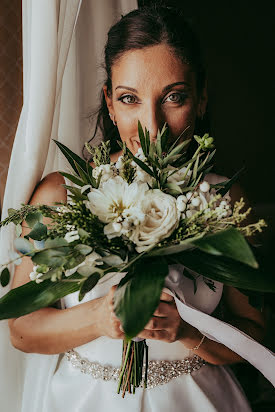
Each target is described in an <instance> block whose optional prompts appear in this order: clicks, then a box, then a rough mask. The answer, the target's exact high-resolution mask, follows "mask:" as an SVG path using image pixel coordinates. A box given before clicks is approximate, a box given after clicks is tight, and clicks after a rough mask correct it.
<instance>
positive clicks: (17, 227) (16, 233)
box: [15, 224, 22, 237]
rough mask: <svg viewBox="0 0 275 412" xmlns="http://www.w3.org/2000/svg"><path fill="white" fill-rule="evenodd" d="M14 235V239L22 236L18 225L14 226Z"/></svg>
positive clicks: (20, 227)
mask: <svg viewBox="0 0 275 412" xmlns="http://www.w3.org/2000/svg"><path fill="white" fill-rule="evenodd" d="M15 235H16V237H20V236H21V235H22V226H21V225H20V224H18V225H16V226H15Z"/></svg>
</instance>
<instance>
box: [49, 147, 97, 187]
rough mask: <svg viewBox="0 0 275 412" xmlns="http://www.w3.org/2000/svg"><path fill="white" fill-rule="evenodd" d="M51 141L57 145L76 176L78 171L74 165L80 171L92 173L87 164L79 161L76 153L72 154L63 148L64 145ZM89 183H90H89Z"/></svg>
mask: <svg viewBox="0 0 275 412" xmlns="http://www.w3.org/2000/svg"><path fill="white" fill-rule="evenodd" d="M53 141H54V142H55V143H56V144H57V146H58V147H59V149H60V150H61V152H62V153H63V154H64V156H65V157H66V159H67V160H68V162H69V163H70V165H71V166H72V168H73V170H74V171H75V173H76V174H78V170H77V167H76V164H77V165H78V166H79V167H81V169H82V170H83V171H84V170H87V169H88V171H89V173H92V171H93V168H92V166H91V165H89V164H88V165H87V162H86V161H85V160H83V159H81V157H79V156H78V155H77V154H76V153H74V152H72V151H71V150H70V149H69V148H68V147H67V146H65V145H64V144H62V143H60V142H58V141H57V140H54V139H53ZM89 183H90V182H89Z"/></svg>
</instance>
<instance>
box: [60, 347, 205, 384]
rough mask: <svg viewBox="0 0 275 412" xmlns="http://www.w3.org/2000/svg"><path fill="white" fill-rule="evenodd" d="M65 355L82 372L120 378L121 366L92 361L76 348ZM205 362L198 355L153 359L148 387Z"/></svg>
mask: <svg viewBox="0 0 275 412" xmlns="http://www.w3.org/2000/svg"><path fill="white" fill-rule="evenodd" d="M65 356H66V358H67V360H68V361H70V362H71V364H72V365H73V367H75V368H77V369H80V370H81V372H82V373H86V374H89V375H91V376H92V377H93V378H94V379H103V380H104V381H110V380H114V381H117V380H118V377H119V371H120V368H114V367H113V366H110V365H102V364H100V363H98V362H91V361H89V360H88V359H86V358H82V357H81V356H80V354H79V353H78V352H77V351H76V350H74V349H71V350H69V351H68V352H66V353H65ZM205 364H206V362H205V361H204V360H203V359H201V358H200V357H199V356H198V355H194V356H192V357H189V358H185V359H183V360H174V361H166V360H151V361H149V364H148V379H147V388H148V389H152V388H154V387H155V386H158V385H163V384H164V383H168V382H169V381H170V380H171V379H174V378H177V377H179V376H181V375H184V374H190V373H191V372H193V371H196V370H198V369H200V368H201V367H202V366H203V365H205Z"/></svg>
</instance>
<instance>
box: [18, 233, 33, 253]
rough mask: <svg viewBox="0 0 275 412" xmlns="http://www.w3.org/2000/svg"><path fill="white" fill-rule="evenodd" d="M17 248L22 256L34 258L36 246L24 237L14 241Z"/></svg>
mask: <svg viewBox="0 0 275 412" xmlns="http://www.w3.org/2000/svg"><path fill="white" fill-rule="evenodd" d="M14 246H15V248H16V249H17V250H18V251H19V252H20V253H22V255H29V256H33V254H34V246H33V244H32V243H31V242H30V241H29V240H27V239H24V238H23V237H19V238H17V239H15V241H14Z"/></svg>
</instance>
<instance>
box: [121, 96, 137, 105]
mask: <svg viewBox="0 0 275 412" xmlns="http://www.w3.org/2000/svg"><path fill="white" fill-rule="evenodd" d="M117 100H120V101H121V102H122V103H124V104H134V103H136V97H135V96H133V95H132V94H125V95H124V96H121V97H119V98H118V99H117Z"/></svg>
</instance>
